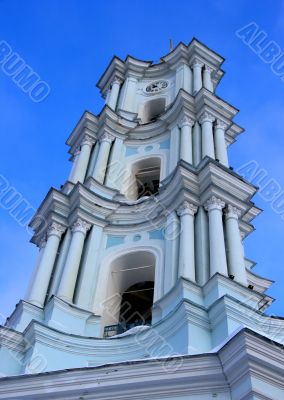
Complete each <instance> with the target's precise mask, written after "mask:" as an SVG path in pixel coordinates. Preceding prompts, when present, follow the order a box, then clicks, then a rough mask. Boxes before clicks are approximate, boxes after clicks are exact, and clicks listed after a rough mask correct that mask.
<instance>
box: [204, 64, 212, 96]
mask: <svg viewBox="0 0 284 400" xmlns="http://www.w3.org/2000/svg"><path fill="white" fill-rule="evenodd" d="M212 72H213V69H212V68H210V67H209V66H208V65H205V67H204V70H203V86H204V87H205V89H207V90H210V92H213V82H212V77H211V74H212Z"/></svg>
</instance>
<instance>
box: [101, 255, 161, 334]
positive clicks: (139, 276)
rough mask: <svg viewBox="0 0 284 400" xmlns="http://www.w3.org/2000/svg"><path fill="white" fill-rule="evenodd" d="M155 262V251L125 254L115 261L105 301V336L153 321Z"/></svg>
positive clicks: (111, 268) (112, 264)
mask: <svg viewBox="0 0 284 400" xmlns="http://www.w3.org/2000/svg"><path fill="white" fill-rule="evenodd" d="M155 262H156V260H155V256H154V255H153V253H151V252H150V251H145V250H141V251H135V252H132V253H127V254H124V255H122V256H120V257H118V258H116V259H115V260H114V261H113V262H112V263H111V265H110V273H109V279H108V283H107V300H106V301H105V302H104V303H105V309H106V310H107V313H106V314H105V315H104V316H103V320H104V326H105V328H104V336H105V337H109V336H113V335H116V334H118V333H122V332H125V331H126V330H128V329H130V328H132V327H133V326H136V325H145V324H147V325H149V324H151V321H152V305H153V296H154V285H155ZM108 299H109V302H108Z"/></svg>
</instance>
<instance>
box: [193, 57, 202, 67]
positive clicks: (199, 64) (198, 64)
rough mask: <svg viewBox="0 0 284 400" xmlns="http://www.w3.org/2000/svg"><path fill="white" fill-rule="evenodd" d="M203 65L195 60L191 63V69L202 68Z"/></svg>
mask: <svg viewBox="0 0 284 400" xmlns="http://www.w3.org/2000/svg"><path fill="white" fill-rule="evenodd" d="M203 65H204V63H203V62H201V61H199V60H197V59H194V60H193V62H192V63H191V67H192V68H196V67H199V68H202V67H203Z"/></svg>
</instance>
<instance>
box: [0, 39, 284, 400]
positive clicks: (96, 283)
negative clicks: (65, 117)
mask: <svg viewBox="0 0 284 400" xmlns="http://www.w3.org/2000/svg"><path fill="white" fill-rule="evenodd" d="M223 61H224V59H223V58H222V57H221V56H220V55H218V54H217V53H215V52H214V51H212V50H210V49H209V48H208V47H206V46H205V45H203V44H202V43H201V42H199V41H198V40H196V39H193V40H192V41H191V42H190V43H189V45H185V44H183V43H180V44H179V45H178V46H177V47H175V48H174V49H173V50H172V51H171V52H170V53H169V54H167V55H166V56H164V57H162V58H161V61H160V62H159V63H158V64H154V63H152V62H145V61H141V60H138V59H136V58H134V57H130V56H128V57H127V58H126V59H125V60H124V61H122V60H121V59H119V58H117V57H114V58H113V59H112V60H111V62H110V64H109V66H108V67H107V69H106V71H105V72H104V74H103V75H102V77H101V78H100V80H99V82H98V84H97V86H98V88H99V90H100V91H101V94H102V96H103V98H104V99H105V106H104V107H103V109H102V110H101V112H100V114H99V115H97V116H96V115H93V114H92V113H91V112H88V111H86V112H85V113H84V114H83V115H82V117H81V119H80V121H79V122H78V124H77V125H76V127H75V128H74V130H73V132H72V133H71V135H70V136H69V138H68V140H67V144H68V146H69V153H70V157H71V158H70V160H71V164H72V168H71V171H70V175H69V177H68V179H67V181H66V182H65V183H64V185H63V186H62V187H61V189H55V188H51V189H50V191H49V192H48V194H47V196H46V197H45V199H44V201H43V202H42V204H41V206H40V207H39V209H38V211H37V213H36V215H35V216H34V217H33V219H32V221H31V227H32V228H33V230H34V236H33V238H32V242H33V243H34V244H35V245H36V246H38V248H39V253H38V259H37V261H36V266H35V270H34V274H33V276H32V278H31V283H30V286H29V289H28V291H27V294H26V297H25V299H24V300H21V301H20V302H19V303H18V304H17V306H16V309H15V311H14V312H13V314H12V315H11V316H10V318H9V319H8V320H7V323H6V326H5V327H3V328H1V329H2V332H3V334H4V335H5V341H2V344H1V353H0V354H1V355H2V358H1V359H0V370H1V372H2V373H3V374H6V375H17V374H26V373H35V372H43V371H55V370H59V369H69V368H83V367H88V366H99V365H102V364H108V363H115V362H125V361H131V360H137V359H143V360H144V359H147V358H151V359H152V358H153V357H178V356H181V355H198V354H199V355H200V354H205V353H210V352H214V351H215V350H216V348H218V347H220V346H222V345H224V343H226V341H228V340H229V338H230V337H232V336H234V335H235V334H236V332H238V331H240V330H241V329H243V328H246V329H250V330H252V331H253V332H256V333H257V334H259V335H263V336H265V337H267V338H270V339H271V340H276V341H277V342H279V343H284V337H283V327H284V324H283V319H281V318H277V317H274V318H270V317H269V316H268V315H267V314H265V310H266V308H267V307H268V306H269V305H270V304H271V302H272V301H273V299H272V298H271V297H270V296H269V295H267V294H266V290H267V289H268V288H269V286H270V285H271V283H272V282H271V281H270V280H269V279H266V278H264V277H261V276H259V275H257V274H255V273H254V272H253V266H254V263H253V262H251V261H250V260H248V259H247V258H246V256H245V251H244V242H245V239H246V237H247V236H248V235H249V234H250V233H252V231H253V229H254V228H253V225H252V221H253V219H254V218H255V217H256V216H257V215H258V214H259V213H260V209H259V208H258V207H257V206H256V205H255V204H254V203H253V202H252V200H251V199H252V197H253V196H254V194H255V193H256V188H255V186H253V185H252V184H250V183H249V182H247V181H245V180H244V179H243V178H242V177H240V176H239V175H238V174H237V173H236V172H235V171H234V169H233V168H232V167H230V164H229V161H228V148H229V147H230V146H231V145H232V144H233V143H234V142H235V140H236V138H237V136H238V135H239V134H241V133H242V132H243V129H242V128H241V127H240V126H239V125H238V124H236V123H235V122H234V121H233V119H234V117H235V115H236V114H237V112H238V110H237V109H236V108H235V107H233V106H232V105H230V104H229V103H228V102H226V101H225V100H222V99H221V98H219V97H218V96H217V95H216V93H215V92H216V89H217V86H218V85H219V83H220V80H221V78H222V76H223V74H224V72H223V70H222V69H221V66H222V63H223ZM27 343H28V346H26V344H27ZM214 349H215V350H214ZM19 355H20V356H19ZM19 359H21V362H19ZM2 360H4V361H3V362H2ZM39 361H40V362H39ZM42 363H44V367H43V364H42ZM226 398H227V397H226ZM222 399H223V397H222ZM224 399H225V397H224Z"/></svg>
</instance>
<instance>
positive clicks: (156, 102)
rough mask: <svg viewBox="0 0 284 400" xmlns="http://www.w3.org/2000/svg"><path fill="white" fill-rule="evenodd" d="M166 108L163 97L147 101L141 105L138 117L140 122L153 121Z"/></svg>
mask: <svg viewBox="0 0 284 400" xmlns="http://www.w3.org/2000/svg"><path fill="white" fill-rule="evenodd" d="M165 109H166V99H165V97H159V98H157V99H152V100H149V101H147V102H146V103H144V104H143V105H142V106H141V111H140V113H139V117H140V119H141V123H142V124H147V123H148V122H152V121H155V120H156V119H157V118H158V117H159V115H161V114H162V113H163V112H164V111H165Z"/></svg>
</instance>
